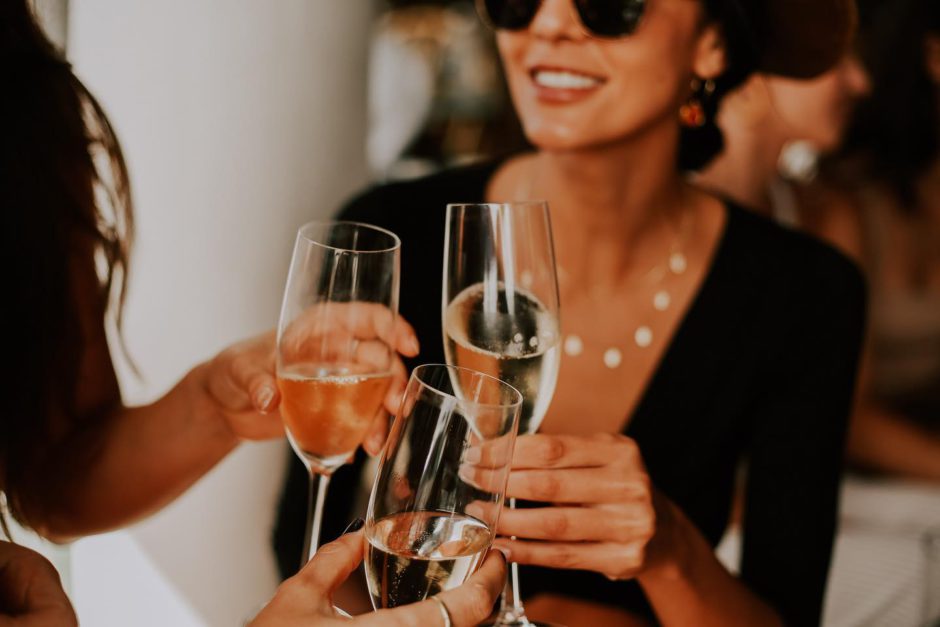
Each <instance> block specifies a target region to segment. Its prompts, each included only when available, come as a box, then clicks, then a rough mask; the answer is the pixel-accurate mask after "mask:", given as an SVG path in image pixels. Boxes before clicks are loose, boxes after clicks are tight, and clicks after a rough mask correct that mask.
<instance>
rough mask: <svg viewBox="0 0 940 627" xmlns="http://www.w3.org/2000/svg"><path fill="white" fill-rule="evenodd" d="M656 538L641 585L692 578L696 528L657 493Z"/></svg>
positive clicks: (639, 579)
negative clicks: (693, 538)
mask: <svg viewBox="0 0 940 627" xmlns="http://www.w3.org/2000/svg"><path fill="white" fill-rule="evenodd" d="M654 500H655V503H656V535H654V536H653V539H652V540H651V541H650V544H649V547H648V551H649V562H648V563H649V566H648V567H647V568H645V569H643V571H642V572H641V573H640V574H639V575H637V580H638V581H639V583H640V585H642V586H646V585H648V584H652V585H655V584H656V583H658V582H665V581H676V580H680V579H685V578H687V577H688V574H689V571H690V563H691V559H692V556H691V554H692V545H693V540H692V538H691V537H690V534H691V533H695V532H696V531H695V529H694V527H692V524H691V523H690V522H689V520H688V518H686V516H685V514H684V513H683V512H682V510H681V509H679V507H678V506H676V505H675V504H674V503H673V502H672V501H671V500H670V499H669V498H667V497H666V496H664V495H662V494H661V493H659V492H656V495H655V497H654Z"/></svg>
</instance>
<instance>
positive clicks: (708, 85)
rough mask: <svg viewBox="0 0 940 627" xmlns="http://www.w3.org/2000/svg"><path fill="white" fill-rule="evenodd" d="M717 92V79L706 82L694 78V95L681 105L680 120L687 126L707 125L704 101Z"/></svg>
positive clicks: (698, 126)
mask: <svg viewBox="0 0 940 627" xmlns="http://www.w3.org/2000/svg"><path fill="white" fill-rule="evenodd" d="M713 93H715V81H713V80H711V79H708V80H707V81H705V82H704V83H702V81H701V80H699V79H697V78H694V79H692V95H691V96H690V97H689V99H688V100H687V101H686V103H685V104H683V105H682V106H681V107H679V122H681V123H682V126H685V127H687V128H701V127H703V126H705V122H706V121H707V116H706V115H705V106H704V105H703V104H702V101H703V100H705V99H706V98H709V97H711V95H712V94H713Z"/></svg>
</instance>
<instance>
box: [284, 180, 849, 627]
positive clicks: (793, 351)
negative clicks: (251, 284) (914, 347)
mask: <svg viewBox="0 0 940 627" xmlns="http://www.w3.org/2000/svg"><path fill="white" fill-rule="evenodd" d="M498 165H499V164H497V163H488V164H483V165H477V166H471V167H467V168H461V169H456V170H450V171H446V172H443V173H440V174H437V175H434V176H431V177H428V178H424V179H420V180H416V181H409V182H401V183H393V184H389V185H383V186H379V187H375V188H373V189H371V190H369V191H367V192H366V193H364V194H362V195H360V196H359V197H357V198H355V199H354V200H353V201H352V202H350V203H349V204H348V205H347V206H346V207H345V209H344V210H343V211H342V214H341V216H342V218H343V219H348V220H356V221H361V222H368V223H371V224H375V225H379V226H383V227H385V228H387V229H390V230H392V231H394V232H395V233H397V234H398V236H399V237H401V240H402V276H401V313H402V315H403V316H404V318H405V319H407V320H408V321H409V322H411V323H412V324H413V325H414V327H415V329H416V330H417V333H418V337H419V340H420V342H421V355H420V356H419V358H418V359H417V360H414V361H413V362H412V363H411V364H409V366H413V365H416V364H417V363H431V362H435V363H442V362H443V361H444V352H443V345H442V340H441V338H442V334H441V277H442V268H443V247H444V246H443V242H444V228H445V221H444V217H445V206H446V204H447V203H449V202H467V203H471V202H483V201H484V195H485V190H486V186H487V184H488V182H489V180H490V178H491V177H492V175H493V174H494V172H495V170H496V168H497V167H498ZM727 211H728V215H727V223H726V226H725V232H724V234H723V236H722V238H721V241H720V242H719V244H718V248H717V250H716V251H715V254H714V258H713V260H712V266H711V268H710V270H709V272H708V274H707V275H706V277H705V279H704V282H703V284H702V285H701V287H700V289H699V291H698V293H697V296H696V297H695V299H694V300H693V302H692V303H691V305H690V306H689V309H688V311H687V313H686V315H685V317H684V319H683V321H682V322H681V323H680V325H679V328H678V329H677V331H676V332H675V335H674V336H673V338H672V342H671V344H670V345H669V347H668V348H667V350H666V352H665V353H664V355H663V357H662V360H661V362H660V364H659V366H658V368H657V369H656V371H655V373H654V374H653V376H652V378H651V379H650V381H649V383H648V385H647V388H646V389H645V391H644V393H643V395H642V397H641V399H640V401H639V403H638V405H637V407H636V409H635V411H634V414H633V416H632V417H631V419H630V421H629V423H628V427H627V429H626V434H627V435H629V436H630V437H632V438H634V439H635V440H636V442H637V443H638V445H639V447H640V450H641V452H642V455H643V460H644V462H645V463H646V466H647V469H648V471H649V474H650V477H651V478H652V480H653V483H654V484H655V485H656V486H657V487H658V488H659V489H660V490H661V491H662V492H663V493H664V494H666V495H667V496H669V497H670V498H671V499H672V500H673V501H674V502H675V503H676V504H677V505H678V506H679V507H680V508H681V509H682V510H683V511H684V512H685V514H686V515H687V517H688V518H689V519H690V520H691V521H692V522H693V523H694V524H695V525H696V526H697V527H698V529H699V530H700V531H701V532H702V534H703V535H704V536H705V537H706V538H707V539H708V541H709V542H711V543H712V545H716V544H717V543H718V542H719V540H720V539H721V537H722V535H723V534H724V531H725V528H726V526H727V524H728V518H729V509H730V507H731V501H732V493H733V491H734V487H735V483H736V472H737V469H738V468H739V467H740V466H741V465H742V464H745V466H746V469H747V471H746V487H745V495H746V496H745V507H744V517H743V547H742V561H741V567H740V569H741V578H742V579H743V580H744V582H745V583H746V584H747V585H748V586H749V587H750V588H751V589H752V590H753V591H754V592H755V593H757V594H758V595H760V596H761V597H762V598H764V599H765V600H766V601H767V602H768V603H770V604H771V605H772V606H773V607H774V608H775V609H776V610H777V611H778V612H779V613H780V614H781V616H783V617H784V619H785V622H786V623H787V624H788V625H815V624H818V623H819V620H820V615H821V611H822V602H823V595H824V590H825V584H826V578H827V573H828V568H829V559H830V554H831V550H832V540H833V535H834V530H835V522H836V511H837V493H838V484H839V478H840V473H841V467H842V461H843V446H844V440H845V431H846V422H847V418H848V415H849V409H850V404H851V398H852V393H853V387H854V380H855V373H856V365H857V360H858V352H859V344H860V341H861V337H862V330H863V325H864V313H863V312H864V308H865V289H864V283H863V280H862V278H861V275H860V273H859V272H858V270H857V269H856V268H855V266H854V265H852V264H851V263H850V262H849V261H848V260H847V259H845V258H844V257H842V256H841V255H840V254H839V253H837V252H835V251H834V250H833V249H831V248H829V247H828V246H825V245H824V244H822V243H820V242H818V241H816V240H814V239H812V238H810V237H808V236H805V235H802V234H800V233H797V232H794V231H790V230H787V229H785V228H783V227H780V226H777V225H775V224H774V223H772V222H771V221H769V220H766V219H764V218H762V217H759V216H757V215H754V214H753V213H751V212H748V211H746V210H744V209H741V208H739V207H736V206H734V205H731V204H728V205H727ZM562 315H564V303H562ZM562 358H563V359H564V358H565V357H564V356H563V357H562ZM584 394H585V403H584V409H585V411H590V398H591V397H592V396H593V395H596V394H617V390H616V389H586V390H584ZM356 473H357V468H356V467H349V468H344V469H342V470H341V471H340V472H338V473H337V475H336V476H335V477H334V480H333V485H332V487H331V493H330V498H329V500H328V503H327V512H328V516H330V519H329V520H328V521H327V522H326V524H325V528H324V529H325V530H324V538H332V537H334V536H335V535H337V534H338V533H339V532H340V531H341V530H342V528H343V526H345V524H346V523H347V522H348V521H349V519H350V518H351V517H352V516H354V515H355V514H354V513H353V512H351V511H350V505H351V502H352V498H353V497H352V493H353V490H354V487H355V485H356V483H355V482H356V479H355V475H356ZM305 484H306V474H305V471H304V469H303V467H302V466H301V465H300V464H299V462H296V460H294V461H293V462H292V465H291V472H290V473H289V478H288V482H287V485H286V486H285V492H284V495H283V497H282V501H281V507H280V516H279V521H278V527H277V529H276V531H275V547H276V549H277V552H278V557H279V563H280V565H281V569H282V574H284V575H285V576H287V575H289V574H292V573H293V572H295V571H296V568H297V556H298V555H299V554H300V552H301V547H300V544H301V532H302V526H303V523H304V510H305V506H306V485H305ZM522 586H523V593H524V595H526V596H529V595H532V594H535V593H538V592H554V593H558V594H563V595H567V596H576V597H581V598H584V599H588V600H593V601H598V602H602V603H607V604H610V605H615V606H619V607H623V608H626V609H629V610H632V611H635V612H637V613H639V614H642V615H645V616H647V617H649V618H652V619H654V618H655V617H654V615H653V614H652V611H651V609H650V607H649V605H648V603H647V602H646V599H645V597H644V596H643V593H642V591H641V589H640V587H639V586H638V585H637V584H636V583H635V582H633V581H619V582H614V581H609V580H608V579H606V578H605V577H603V576H602V575H599V574H596V573H591V572H585V571H563V570H550V569H542V568H523V575H522Z"/></svg>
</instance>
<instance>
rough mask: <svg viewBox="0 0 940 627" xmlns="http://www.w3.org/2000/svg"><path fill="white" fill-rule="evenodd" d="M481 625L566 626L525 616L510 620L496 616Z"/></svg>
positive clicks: (507, 626) (511, 626)
mask: <svg viewBox="0 0 940 627" xmlns="http://www.w3.org/2000/svg"><path fill="white" fill-rule="evenodd" d="M480 625H482V626H485V627H565V626H564V625H561V624H559V623H543V622H542V621H538V620H529V619H528V618H526V617H525V616H523V617H522V618H516V619H512V620H509V621H508V622H507V621H505V620H501V619H499V618H496V619H495V620H492V621H489V622H486V623H480Z"/></svg>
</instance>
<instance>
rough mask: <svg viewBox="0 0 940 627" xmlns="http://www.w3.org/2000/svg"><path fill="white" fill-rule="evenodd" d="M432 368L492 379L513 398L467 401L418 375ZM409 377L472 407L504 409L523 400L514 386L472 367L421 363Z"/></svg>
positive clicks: (520, 405)
mask: <svg viewBox="0 0 940 627" xmlns="http://www.w3.org/2000/svg"><path fill="white" fill-rule="evenodd" d="M433 368H444V369H446V370H451V371H458V372H459V371H462V372H468V373H470V374H472V375H475V376H477V377H480V378H483V379H487V380H490V381H494V382H495V383H496V384H497V385H498V386H500V387H503V388H508V389H509V390H510V391H511V392H512V393H513V398H514V400H513V401H512V402H508V403H481V402H479V401H468V400H465V399H462V398H460V397H459V396H457V395H456V394H452V393H451V392H445V391H444V390H441V389H439V388H438V387H437V386H435V385H432V384H430V383H428V382H427V381H425V380H423V379H422V378H421V377H420V375H419V372H423V371H425V370H431V369H433ZM409 379H414V380H415V381H417V382H418V383H419V384H420V385H421V386H422V387H425V388H427V389H429V390H431V391H432V392H434V393H436V394H438V395H439V396H449V397H451V398H455V399H457V401H458V402H460V403H464V404H466V405H470V406H472V407H483V408H489V409H506V408H514V407H520V408H521V407H522V403H523V401H524V398H523V396H522V392H520V391H519V390H517V389H516V388H515V387H514V386H512V385H510V384H508V383H506V382H505V381H503V380H502V379H499V378H497V377H494V376H493V375H489V374H486V373H485V372H480V371H479V370H474V369H473V368H464V367H463V366H451V365H450V364H421V365H420V366H416V367H415V368H414V369H413V370H412V371H411V376H410V377H409Z"/></svg>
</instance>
